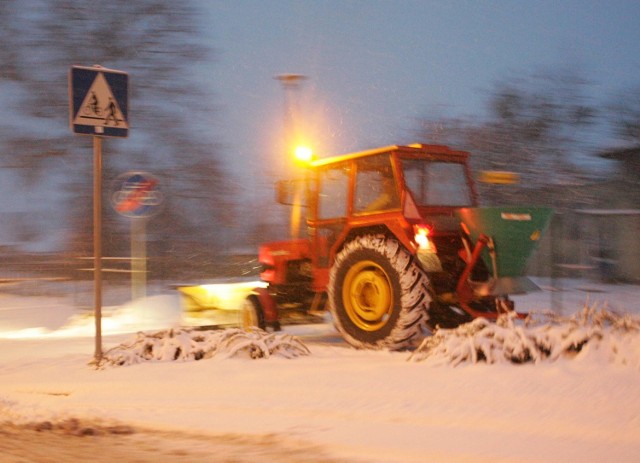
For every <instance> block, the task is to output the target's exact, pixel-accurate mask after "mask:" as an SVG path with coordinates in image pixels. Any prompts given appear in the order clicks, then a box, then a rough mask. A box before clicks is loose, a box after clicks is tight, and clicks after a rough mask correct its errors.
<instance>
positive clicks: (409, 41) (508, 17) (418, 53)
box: [202, 0, 640, 176]
mask: <svg viewBox="0 0 640 463" xmlns="http://www.w3.org/2000/svg"><path fill="white" fill-rule="evenodd" d="M202 3H203V5H205V7H206V10H207V11H208V15H204V16H203V18H202V20H203V25H204V28H205V30H206V31H207V40H210V42H209V43H210V45H212V46H213V47H214V48H215V51H216V60H215V62H213V63H210V64H207V65H206V66H205V68H206V72H207V75H208V81H209V82H210V84H211V86H212V87H213V92H214V93H215V98H216V99H215V107H216V111H215V115H214V116H213V122H212V124H213V130H214V132H215V133H216V136H217V139H218V140H219V142H220V143H221V144H222V146H223V147H224V148H225V151H227V150H228V152H230V153H233V155H232V159H231V160H230V161H229V162H230V165H229V167H230V168H231V170H232V171H233V172H237V173H239V174H241V175H245V176H246V175H258V176H260V172H261V169H262V168H259V167H256V165H257V164H259V163H260V160H262V159H269V158H271V157H273V156H278V155H279V154H278V153H280V152H281V150H282V145H283V134H282V126H283V125H284V124H283V120H284V117H283V114H284V109H283V108H284V91H283V90H282V87H281V86H280V84H279V82H278V81H276V80H275V79H274V76H276V75H278V74H283V73H299V74H304V75H306V76H308V77H309V79H308V80H307V81H306V82H305V83H304V85H303V87H302V89H301V91H300V92H299V94H298V102H299V104H300V106H301V113H302V115H303V117H304V119H305V120H306V121H307V123H308V129H307V130H308V131H309V134H310V138H311V139H312V144H313V146H314V148H315V150H316V151H317V152H318V153H319V155H321V156H324V155H329V154H339V153H344V152H349V151H354V150H361V149H368V148H373V147H376V146H381V145H388V144H396V143H410V142H414V141H417V140H416V139H415V134H414V133H415V131H416V128H417V121H418V120H420V119H422V118H425V117H437V116H463V115H464V116H478V117H481V116H482V115H483V113H484V111H485V109H486V101H487V99H488V97H489V93H490V91H491V89H492V88H493V86H494V84H495V83H496V82H497V81H499V80H503V79H509V78H510V77H514V78H515V77H526V76H530V75H532V74H533V73H535V72H538V71H545V70H550V69H558V68H568V69H575V70H577V71H578V72H579V73H581V74H582V75H583V76H584V77H586V78H587V79H589V80H590V81H591V82H592V83H591V85H590V89H591V91H592V93H593V96H594V97H595V98H597V99H602V100H603V101H604V100H605V99H606V98H607V97H608V96H610V95H611V94H612V93H614V92H616V91H619V90H622V89H623V88H626V87H629V86H631V85H633V84H637V83H638V82H639V79H638V77H637V76H638V73H639V71H640V54H639V53H638V51H640V46H639V43H640V27H638V24H640V2H638V1H615V0H614V1H588V0H583V1H557V0H556V1H516V0H514V1H506V0H504V1H463V0H459V1H381V0H370V1H337V0H325V1H289V0H273V1H258V0H239V1H233V2H232V1H204V0H203V2H202ZM242 166H253V167H252V168H251V169H250V170H251V172H247V170H245V169H244V168H243V167H242Z"/></svg>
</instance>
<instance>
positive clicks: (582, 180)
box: [419, 71, 640, 210]
mask: <svg viewBox="0 0 640 463" xmlns="http://www.w3.org/2000/svg"><path fill="white" fill-rule="evenodd" d="M590 86H591V83H590V82H589V81H588V80H586V79H584V78H583V77H581V76H580V75H579V74H578V73H576V72H571V71H554V72H548V73H543V74H536V75H533V76H529V77H524V78H519V79H513V78H512V79H506V80H503V81H499V82H497V83H496V84H495V86H494V88H493V90H492V91H490V92H489V97H488V100H487V115H486V117H484V118H482V119H480V118H446V117H445V118H436V119H426V120H424V121H423V122H422V127H421V129H420V132H419V135H420V136H421V137H422V138H423V139H426V140H433V141H434V142H436V143H444V144H452V145H456V146H459V147H463V148H465V149H467V150H469V151H471V152H472V154H473V156H472V166H473V168H474V171H476V172H479V171H482V170H488V171H492V170H498V171H510V172H515V173H517V174H519V176H520V181H519V183H518V184H516V185H491V184H482V183H480V184H479V188H480V190H481V191H480V192H481V197H482V198H483V201H484V203H485V204H531V203H535V204H540V205H550V206H553V207H554V208H555V209H556V210H563V209H570V208H575V207H578V206H588V205H589V201H590V200H591V199H590V198H589V196H588V194H585V191H584V190H585V189H584V186H585V185H587V184H589V183H592V182H593V181H597V177H598V173H597V171H596V172H594V171H593V170H590V169H589V168H587V167H586V166H585V165H584V164H585V161H588V158H589V157H592V158H593V157H595V156H597V151H598V149H600V150H601V149H603V147H602V146H600V147H598V143H602V140H603V139H608V140H611V141H612V143H620V142H626V143H630V144H634V143H635V144H639V143H640V88H638V89H635V90H633V89H630V90H626V91H625V92H622V93H621V94H620V95H618V96H616V97H612V98H610V101H609V103H601V102H598V101H596V100H595V99H594V98H593V97H592V96H591V95H590V93H589V91H590V88H591V87H590ZM602 162H604V161H602Z"/></svg>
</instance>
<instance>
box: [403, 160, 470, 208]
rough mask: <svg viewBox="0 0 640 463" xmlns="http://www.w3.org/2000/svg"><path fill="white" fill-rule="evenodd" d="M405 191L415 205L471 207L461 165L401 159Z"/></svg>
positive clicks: (465, 176) (465, 177)
mask: <svg viewBox="0 0 640 463" xmlns="http://www.w3.org/2000/svg"><path fill="white" fill-rule="evenodd" d="M402 170H403V173H404V181H405V183H406V186H407V188H408V189H409V190H410V191H411V193H412V195H413V198H414V199H415V201H416V203H417V204H418V205H419V206H445V207H463V206H470V205H472V204H473V200H472V194H471V189H470V187H469V183H468V182H467V175H466V172H465V168H464V164H461V163H457V162H444V161H433V160H427V159H402Z"/></svg>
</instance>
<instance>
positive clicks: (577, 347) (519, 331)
mask: <svg viewBox="0 0 640 463" xmlns="http://www.w3.org/2000/svg"><path fill="white" fill-rule="evenodd" d="M639 333H640V317H638V316H634V315H630V314H624V315H619V314H616V313H614V312H612V311H609V310H607V309H605V308H597V307H589V306H585V307H584V308H583V309H582V310H581V311H579V312H577V313H575V314H574V315H573V316H571V317H561V316H558V315H555V314H542V319H541V320H537V321H536V320H535V319H533V318H530V319H528V320H525V321H518V320H517V318H516V317H515V314H508V315H504V316H502V317H500V318H499V319H498V320H497V322H496V323H490V322H489V321H487V320H485V319H482V318H479V319H476V320H474V321H472V322H470V323H467V324H465V325H461V326H459V327H458V328H455V329H441V330H438V331H437V332H436V333H435V334H434V335H433V336H431V337H428V338H426V339H424V341H423V342H422V344H421V345H420V346H419V347H418V348H417V349H416V350H415V352H413V353H412V354H411V356H410V360H413V361H429V362H431V363H448V364H451V365H454V366H455V365H458V364H460V363H463V362H469V363H479V362H486V363H489V364H492V363H498V362H511V363H529V362H531V363H539V362H542V361H555V360H557V359H559V358H561V357H563V358H574V357H579V356H588V355H599V356H603V357H604V359H603V360H606V361H608V362H611V363H617V364H622V365H630V366H633V367H635V368H638V369H640V336H639Z"/></svg>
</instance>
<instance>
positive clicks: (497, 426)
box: [0, 282, 640, 463]
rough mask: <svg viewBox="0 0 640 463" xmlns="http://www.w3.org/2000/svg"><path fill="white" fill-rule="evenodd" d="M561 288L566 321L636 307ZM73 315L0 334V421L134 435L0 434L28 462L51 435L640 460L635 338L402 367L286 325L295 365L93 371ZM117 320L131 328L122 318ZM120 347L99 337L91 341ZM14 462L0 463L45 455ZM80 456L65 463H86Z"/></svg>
mask: <svg viewBox="0 0 640 463" xmlns="http://www.w3.org/2000/svg"><path fill="white" fill-rule="evenodd" d="M571 285H574V284H573V283H569V282H567V283H566V284H565V288H571V289H567V290H566V291H565V292H564V293H563V296H564V297H563V299H564V302H565V306H564V312H565V313H568V312H569V311H570V306H569V304H575V310H576V311H577V310H578V309H580V308H581V307H582V305H583V304H584V301H585V296H586V295H588V296H589V297H590V301H591V303H594V302H596V301H595V299H594V296H598V297H600V296H606V299H605V298H600V299H599V300H600V301H602V302H603V303H604V302H607V303H608V304H609V306H615V307H618V308H622V307H625V308H627V309H628V311H631V312H636V313H638V312H640V310H639V307H638V300H640V288H638V287H633V286H623V287H607V288H598V290H599V291H600V292H597V293H596V292H593V291H592V292H589V293H585V291H583V290H581V289H580V287H582V283H581V284H580V287H578V285H577V284H575V285H574V286H571ZM602 291H605V292H602ZM549 300H550V294H549V293H548V292H542V293H540V294H539V295H537V296H535V297H533V298H529V299H528V300H526V301H522V302H523V304H526V305H528V306H532V307H537V308H539V309H541V310H545V309H548V308H549ZM154 302H155V303H159V302H160V301H159V300H157V299H156V300H154ZM4 308H5V309H6V308H7V307H6V306H5V307H4ZM43 308H44V309H46V307H43ZM147 308H148V309H151V310H153V308H154V307H153V305H152V306H149V307H147ZM3 313H6V311H5V312H3V311H2V310H0V326H2V325H1V320H2V318H1V317H2V314H3ZM128 315H129V316H130V315H131V314H128ZM25 318H26V317H25ZM82 320H84V324H85V328H87V329H85V330H84V331H83V330H82V329H81V328H82V326H83V325H82V324H81V323H79V321H78V320H75V325H74V326H73V327H67V328H65V329H58V330H56V331H46V330H45V331H43V330H38V329H35V328H37V326H39V325H38V323H37V320H33V319H31V320H30V322H29V320H27V319H25V320H22V321H21V326H22V325H31V329H30V330H27V331H24V330H22V331H19V332H11V333H7V332H6V330H5V331H4V332H2V333H0V421H1V422H11V423H13V425H12V426H16V425H23V424H24V425H26V424H29V423H42V422H44V421H50V422H52V423H59V422H65V420H68V419H70V418H77V419H79V420H81V422H82V423H88V426H90V427H91V426H93V425H94V424H95V423H124V424H126V425H127V426H131V427H133V428H134V429H135V430H136V432H135V433H134V434H131V435H124V436H123V435H115V436H114V435H109V434H108V433H105V434H102V435H98V436H86V437H77V436H75V435H65V434H64V433H60V432H58V433H56V432H45V433H36V432H35V431H25V430H20V432H18V434H19V436H16V435H15V432H16V429H17V428H15V427H11V426H10V427H9V428H7V427H6V426H5V427H4V428H3V429H1V430H0V446H1V445H3V446H4V447H3V448H4V449H11V448H12V447H10V446H11V445H13V444H12V443H13V442H15V443H16V444H15V445H20V444H19V442H22V444H21V445H22V450H19V451H23V452H30V451H31V450H30V449H31V448H32V444H33V442H39V443H40V442H42V443H43V444H44V445H46V446H49V445H50V446H54V445H58V444H55V443H50V442H51V441H56V440H58V442H59V443H60V444H59V445H61V446H62V450H64V449H65V448H66V449H67V450H68V451H72V452H75V451H78V452H82V451H84V450H82V449H83V448H88V449H90V450H88V451H93V450H91V449H92V448H93V447H91V446H92V445H93V444H94V443H101V445H102V446H103V448H104V446H105V445H106V447H107V448H109V451H113V452H117V451H118V449H119V448H121V447H122V448H128V449H131V452H134V453H131V455H135V456H136V457H138V456H139V458H138V459H136V460H135V461H146V460H144V458H147V457H146V456H145V455H146V454H143V453H142V452H144V451H146V450H144V449H145V448H146V447H145V446H146V445H147V444H151V447H152V448H151V449H150V450H151V452H152V455H153V461H163V460H162V458H165V457H166V458H171V457H167V455H174V456H175V458H172V459H171V461H350V462H352V461H356V462H366V463H377V462H380V463H382V462H386V463H388V462H403V463H404V462H409V463H411V462H416V463H417V462H423V461H447V462H484V461H498V462H545V463H547V462H552V463H553V462H558V463H560V462H562V463H565V462H567V461H581V462H602V461H616V462H635V461H637V456H638V454H640V395H638V393H637V391H638V384H639V383H640V368H639V365H640V363H639V362H638V359H639V358H640V352H639V349H638V343H631V344H629V345H625V346H621V347H624V348H625V349H627V352H626V354H627V356H626V358H627V359H631V362H627V363H626V364H622V363H620V362H618V363H616V362H613V361H612V360H611V356H610V353H609V352H608V351H605V350H603V349H598V348H597V347H596V346H595V345H594V347H590V348H588V349H585V350H583V351H582V352H580V353H579V354H577V355H576V356H575V357H573V358H571V359H569V358H567V359H562V360H559V361H557V362H550V363H545V362H542V363H539V364H527V365H513V364H504V363H502V364H495V365H486V364H463V365H461V366H459V367H456V368H453V367H451V366H433V365H429V364H426V363H416V362H409V361H407V353H402V352H400V353H398V352H395V353H392V352H372V351H357V350H354V349H351V348H348V347H346V346H345V345H344V343H342V342H341V341H340V339H339V338H338V337H337V336H336V334H335V332H334V331H333V328H332V327H331V325H330V324H324V325H313V326H296V327H287V328H286V330H287V331H289V332H291V333H293V334H299V335H301V336H303V339H305V342H307V343H308V345H309V348H310V350H311V355H309V356H304V357H298V358H295V359H285V358H278V357H273V358H269V359H262V360H251V359H248V358H216V357H214V358H212V359H208V360H201V361H197V362H196V361H191V362H170V361H169V362H166V361H165V362H147V363H140V364H136V365H130V366H126V367H111V368H106V369H104V370H98V371H97V370H94V369H92V368H90V367H88V365H87V364H88V362H89V361H90V360H91V357H92V354H93V342H94V341H93V338H92V332H91V330H90V329H88V328H90V327H91V320H90V319H81V320H80V321H82ZM122 320H126V321H127V323H128V324H129V325H127V326H129V328H131V327H132V326H133V325H132V323H133V322H132V319H131V318H130V317H129V318H127V317H124V318H123V319H122ZM14 321H16V320H15V319H14ZM112 321H113V320H112ZM140 321H141V322H142V323H147V322H148V319H147V318H146V317H143V319H142V320H140ZM136 330H137V328H134V329H133V331H136ZM0 331H1V330H0ZM17 334H19V335H20V336H21V337H16V336H13V337H11V336H8V335H17ZM132 337H133V334H132V333H131V332H129V333H122V332H120V333H117V334H116V333H113V334H109V333H107V334H106V336H105V339H104V344H105V347H106V348H109V347H112V346H115V345H117V344H120V343H123V342H127V341H128V340H130V339H131V338H132ZM143 430H147V431H143ZM169 436H170V437H169ZM13 437H15V439H17V440H14V439H13ZM236 443H238V444H239V445H235V444H236ZM111 444H113V445H111ZM227 444H230V445H231V447H225V445H227ZM220 445H222V447H220ZM139 446H142V449H141V448H140V447H139ZM52 448H53V447H52ZM62 450H61V451H62ZM148 450H149V449H148ZM12 451H18V450H15V449H14V450H12ZM201 451H202V452H204V454H205V455H206V456H205V457H204V458H203V457H202V454H199V453H198V452H201ZM135 452H138V453H135ZM153 452H155V453H153ZM4 453H6V454H10V453H8V450H7V452H4ZM22 455H23V457H22V459H17V458H16V459H15V460H8V461H25V460H26V461H38V462H40V461H46V460H39V459H38V456H37V455H36V456H30V455H31V454H27V453H24V454H22ZM80 455H81V454H71V456H70V457H69V458H68V459H67V461H82V460H84V458H82V457H81V456H80ZM76 456H77V458H76ZM114 456H117V454H114ZM156 457H157V458H156ZM28 458H31V460H29V459H28ZM179 458H182V460H180V459H179ZM278 458H281V460H278ZM132 459H133V456H132V457H131V459H129V458H128V457H123V461H132ZM0 461H2V460H0ZM51 461H54V460H51ZM55 461H60V460H59V459H58V460H55ZM148 461H151V460H148ZM166 461H169V460H166Z"/></svg>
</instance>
